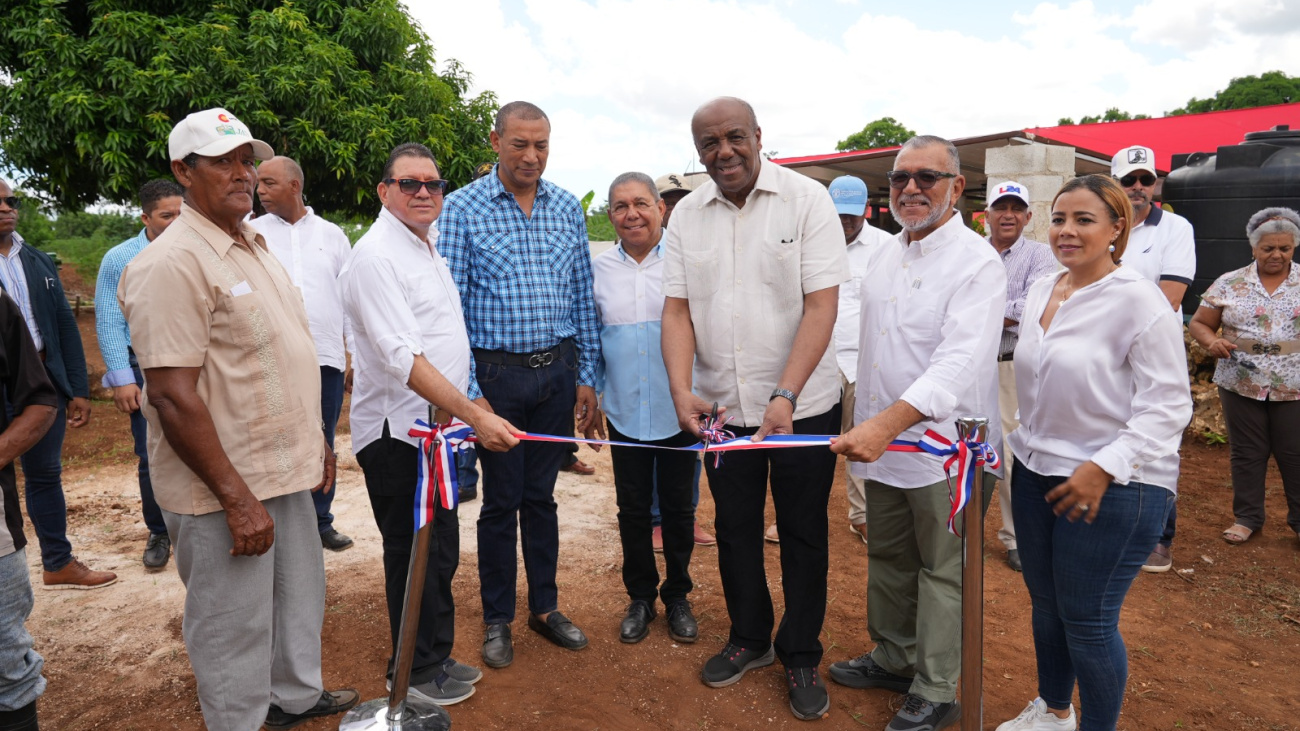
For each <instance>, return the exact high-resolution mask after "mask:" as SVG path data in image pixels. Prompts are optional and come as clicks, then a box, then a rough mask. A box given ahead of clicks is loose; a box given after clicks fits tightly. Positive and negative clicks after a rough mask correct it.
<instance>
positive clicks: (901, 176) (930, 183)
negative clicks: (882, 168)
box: [885, 170, 957, 190]
mask: <svg viewBox="0 0 1300 731" xmlns="http://www.w3.org/2000/svg"><path fill="white" fill-rule="evenodd" d="M955 177H957V174H956V173H941V172H939V171H938V170H918V171H916V172H914V173H909V172H907V171H906V170H890V171H889V172H887V173H885V178H886V179H888V180H889V187H891V188H893V189H894V190H902V189H903V188H906V187H907V181H909V180H915V181H916V187H918V188H920V189H921V190H929V189H931V188H933V187H934V186H935V185H936V184H937V183H938V182H939V181H940V180H942V179H944V178H955Z"/></svg>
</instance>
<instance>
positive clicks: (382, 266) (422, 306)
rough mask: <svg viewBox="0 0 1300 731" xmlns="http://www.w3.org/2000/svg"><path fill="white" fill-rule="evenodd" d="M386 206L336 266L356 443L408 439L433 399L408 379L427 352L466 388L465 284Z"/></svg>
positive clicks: (432, 236) (356, 446) (433, 236)
mask: <svg viewBox="0 0 1300 731" xmlns="http://www.w3.org/2000/svg"><path fill="white" fill-rule="evenodd" d="M429 240H430V242H433V243H432V244H426V243H425V242H423V241H421V240H420V239H419V238H418V237H417V236H416V235H415V234H413V233H411V230H410V229H408V228H407V227H406V226H405V225H403V224H402V222H401V221H399V220H397V218H396V217H395V216H393V214H391V213H389V212H388V209H386V208H384V209H381V210H380V212H379V218H378V219H376V220H375V223H374V225H372V226H371V227H370V230H369V231H367V232H366V235H365V236H362V237H361V240H360V241H358V242H357V245H356V247H355V248H354V249H353V250H352V254H351V256H350V257H348V260H347V262H346V263H345V264H344V265H343V272H342V273H341V274H339V293H340V294H341V295H342V300H343V305H344V307H345V308H346V310H347V317H348V319H349V321H350V323H351V334H352V336H353V340H354V342H353V344H352V345H353V351H352V357H353V362H352V373H353V381H352V408H351V411H350V412H349V414H350V417H349V418H350V419H351V421H352V449H353V451H354V452H359V451H361V449H362V448H363V447H365V446H366V445H367V444H370V443H371V442H373V441H375V440H376V439H379V438H380V437H381V436H382V435H383V431H384V420H385V419H387V420H388V421H389V432H390V436H392V437H393V438H395V439H401V440H403V441H405V442H409V443H411V444H416V443H417V440H416V439H415V437H410V436H407V433H406V432H407V429H409V428H410V426H411V424H412V423H413V422H414V421H415V420H416V419H422V418H426V417H427V416H428V407H429V403H428V402H427V401H425V400H424V399H423V398H421V397H420V395H419V394H417V393H415V392H414V391H412V390H411V389H410V387H409V386H407V385H406V384H407V381H409V380H410V377H411V366H412V365H413V364H414V363H415V356H417V355H423V356H424V357H425V359H427V360H428V361H429V363H430V364H431V365H432V366H433V367H434V368H436V369H437V370H438V372H439V373H441V374H442V375H443V377H444V378H446V379H447V380H448V381H450V382H451V384H452V385H453V386H455V387H456V388H458V389H460V391H461V393H465V392H466V390H467V389H468V388H469V369H470V367H471V363H470V349H469V335H468V333H466V331H465V317H464V314H463V312H462V310H461V303H460V292H459V291H458V290H457V289H456V283H455V282H454V281H453V280H452V278H451V271H450V270H448V269H447V262H446V260H444V259H443V258H442V255H441V254H439V253H438V252H437V250H436V249H435V248H434V245H436V242H437V229H434V228H431V229H429Z"/></svg>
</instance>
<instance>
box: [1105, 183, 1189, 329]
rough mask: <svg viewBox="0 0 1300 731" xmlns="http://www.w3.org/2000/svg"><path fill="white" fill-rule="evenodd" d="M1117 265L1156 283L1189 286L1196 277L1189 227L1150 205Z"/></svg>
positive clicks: (1181, 220)
mask: <svg viewBox="0 0 1300 731" xmlns="http://www.w3.org/2000/svg"><path fill="white" fill-rule="evenodd" d="M1120 263H1121V264H1123V265H1124V267H1125V268H1128V269H1131V270H1133V271H1135V272H1137V273H1138V274H1141V275H1142V276H1143V277H1145V278H1146V279H1147V280H1149V281H1152V282H1155V283H1156V284H1159V283H1160V282H1163V281H1166V280H1168V281H1173V282H1182V283H1183V284H1191V283H1192V279H1193V278H1194V277H1195V276H1196V239H1195V238H1194V237H1193V235H1192V224H1191V223H1189V222H1188V220H1187V219H1186V218H1183V217H1182V216H1179V215H1178V214H1176V213H1170V212H1169V211H1166V210H1164V209H1162V208H1161V207H1160V206H1158V205H1156V204H1154V203H1152V204H1151V212H1150V213H1148V214H1147V218H1146V220H1145V221H1143V222H1142V223H1139V224H1138V225H1136V226H1134V227H1133V232H1132V233H1130V234H1129V237H1128V247H1127V248H1125V249H1124V257H1123V259H1121V260H1120ZM1178 311H1179V313H1181V312H1182V308H1181V307H1179V309H1178Z"/></svg>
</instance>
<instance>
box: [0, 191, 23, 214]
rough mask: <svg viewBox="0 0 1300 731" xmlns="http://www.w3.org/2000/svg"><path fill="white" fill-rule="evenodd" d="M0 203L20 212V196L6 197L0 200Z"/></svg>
mask: <svg viewBox="0 0 1300 731" xmlns="http://www.w3.org/2000/svg"><path fill="white" fill-rule="evenodd" d="M0 202H3V203H4V204H5V205H6V206H9V207H10V208H12V209H14V210H15V211H16V210H18V204H19V203H20V202H21V201H20V200H19V198H18V196H16V195H10V196H5V197H4V198H0Z"/></svg>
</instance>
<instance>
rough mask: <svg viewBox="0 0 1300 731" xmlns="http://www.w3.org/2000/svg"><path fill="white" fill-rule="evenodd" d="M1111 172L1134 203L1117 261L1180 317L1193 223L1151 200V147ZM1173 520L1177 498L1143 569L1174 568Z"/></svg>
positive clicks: (1123, 156) (1129, 151)
mask: <svg viewBox="0 0 1300 731" xmlns="http://www.w3.org/2000/svg"><path fill="white" fill-rule="evenodd" d="M1110 174H1111V175H1113V176H1114V177H1115V179H1117V180H1118V181H1119V184H1120V187H1122V188H1124V192H1125V193H1127V194H1128V199H1129V201H1130V202H1131V203H1132V204H1133V221H1134V223H1133V230H1132V231H1131V232H1129V237H1128V248H1127V249H1125V250H1124V258H1123V260H1122V261H1121V262H1120V263H1121V264H1123V265H1124V266H1125V267H1131V268H1132V269H1135V270H1137V272H1138V273H1139V274H1141V275H1142V276H1144V277H1146V278H1147V279H1150V280H1151V281H1153V282H1155V283H1156V284H1157V285H1159V286H1160V291H1161V292H1164V294H1165V297H1167V298H1168V299H1169V305H1170V306H1171V307H1173V308H1174V310H1175V311H1177V312H1178V314H1179V315H1180V316H1181V315H1182V312H1183V309H1182V305H1183V295H1184V294H1185V293H1186V292H1187V285H1189V284H1191V283H1192V278H1193V277H1195V276H1196V240H1195V238H1194V237H1193V232H1192V224H1191V223H1190V222H1189V221H1188V220H1187V219H1186V218H1183V217H1182V216H1179V215H1178V214H1176V213H1172V212H1170V211H1166V210H1164V209H1162V208H1161V207H1160V206H1159V205H1157V204H1156V203H1155V202H1154V197H1155V189H1156V181H1157V180H1158V176H1157V175H1156V154H1155V152H1153V151H1152V150H1151V148H1150V147H1144V146H1142V145H1134V146H1132V147H1125V148H1124V149H1122V150H1120V151H1119V152H1117V153H1115V156H1114V157H1113V158H1111V161H1110ZM1177 522H1178V502H1177V501H1176V500H1175V501H1174V505H1173V507H1172V508H1170V509H1169V518H1168V520H1167V521H1166V522H1165V532H1164V534H1163V535H1161V536H1160V542H1159V543H1157V544H1156V547H1155V550H1154V551H1152V552H1151V555H1150V556H1149V557H1148V558H1147V561H1146V563H1145V564H1143V565H1142V570H1143V571H1146V572H1148V573H1153V574H1159V573H1164V572H1166V571H1168V570H1169V569H1171V568H1172V567H1173V565H1174V560H1173V555H1172V545H1173V542H1174V532H1175V528H1176V526H1177Z"/></svg>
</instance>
